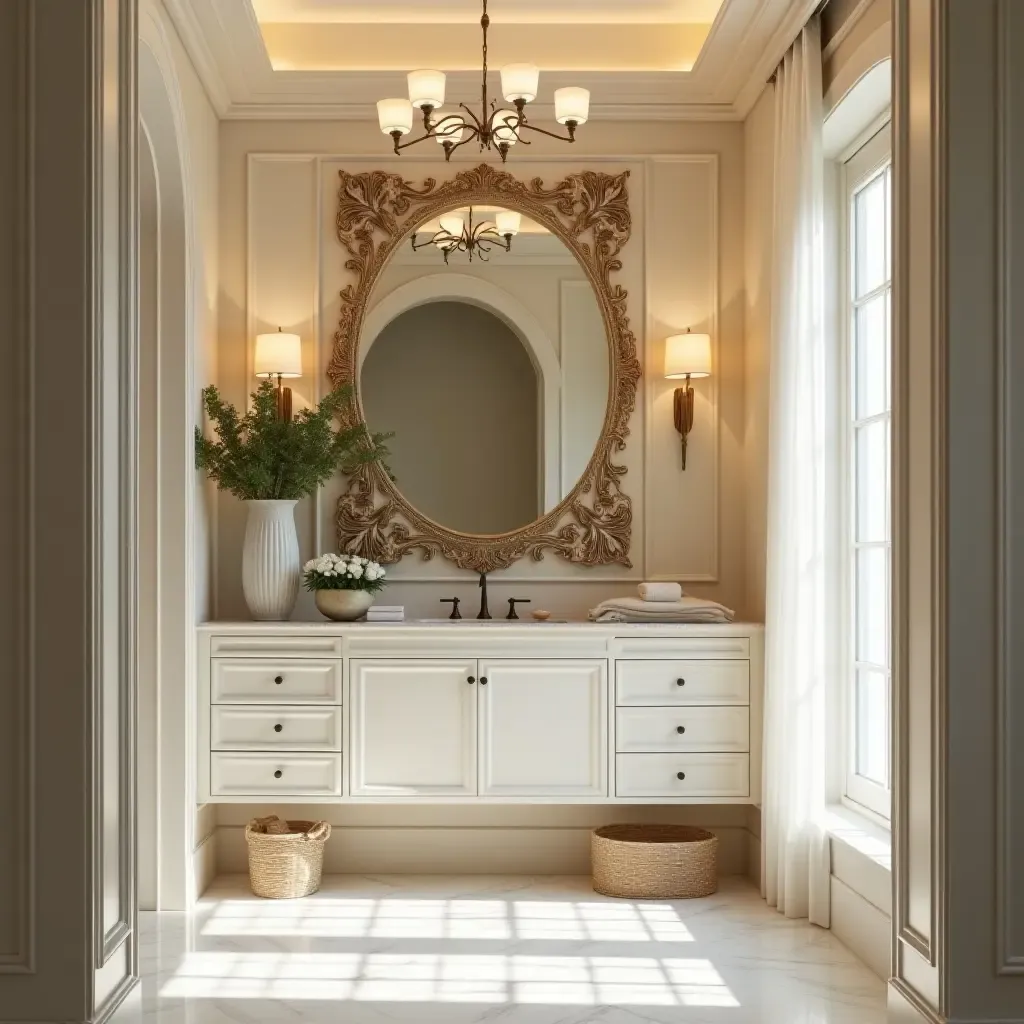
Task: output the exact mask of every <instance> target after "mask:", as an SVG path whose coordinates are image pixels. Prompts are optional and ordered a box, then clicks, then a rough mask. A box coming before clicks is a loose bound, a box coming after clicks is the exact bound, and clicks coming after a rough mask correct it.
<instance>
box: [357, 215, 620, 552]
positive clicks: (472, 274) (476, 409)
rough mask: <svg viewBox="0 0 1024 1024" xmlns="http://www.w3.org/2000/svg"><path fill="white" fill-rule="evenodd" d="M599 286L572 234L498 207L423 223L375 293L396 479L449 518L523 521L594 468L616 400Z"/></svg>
mask: <svg viewBox="0 0 1024 1024" xmlns="http://www.w3.org/2000/svg"><path fill="white" fill-rule="evenodd" d="M609 365H610V356H609V347H608V341H607V338H606V332H605V325H604V320H603V318H602V316H601V310H600V307H599V305H598V302H597V296H596V294H595V292H594V289H593V286H592V285H591V283H590V281H589V280H588V278H587V275H586V272H585V271H584V269H583V267H582V266H581V265H580V264H579V262H578V261H577V260H576V257H575V256H574V255H573V253H572V252H571V251H570V250H569V249H568V247H567V246H566V245H565V243H564V242H563V241H562V240H561V239H560V238H559V237H558V236H557V235H556V234H554V233H553V232H551V231H549V230H548V229H547V228H546V227H544V226H543V225H542V224H539V223H537V222H536V221H534V220H531V219H530V218H528V217H525V216H523V215H521V214H519V213H516V212H515V211H509V210H505V209H503V208H501V207H498V206H493V205H482V206H472V207H469V206H466V207H459V208H455V209H453V210H448V211H444V212H443V213H441V214H440V216H434V217H432V218H431V219H429V220H427V221H424V222H423V223H420V224H418V225H417V227H416V229H415V231H414V232H413V233H412V234H411V236H410V238H409V240H408V242H407V243H406V244H405V245H403V246H401V247H400V248H399V249H398V250H397V251H396V253H395V254H394V255H393V256H392V258H391V260H390V261H389V262H388V264H387V266H386V267H385V268H384V270H383V271H382V273H381V276H380V278H379V279H378V281H377V285H376V287H375V289H374V291H373V294H372V296H371V300H370V304H369V310H368V313H367V318H366V322H365V324H364V329H363V333H362V337H361V339H360V347H359V378H358V380H359V388H358V392H359V397H360V401H361V404H362V410H363V415H364V417H365V420H366V423H367V426H368V427H369V428H370V430H371V431H377V430H381V431H383V430H387V431H393V432H394V435H395V436H394V439H393V440H392V441H391V442H390V443H389V446H390V448H391V451H392V456H391V460H390V467H391V470H392V473H393V474H394V481H395V486H396V488H397V489H398V491H399V492H400V493H401V495H402V496H403V497H404V498H405V499H406V501H407V502H409V504H410V505H412V506H413V507H414V508H415V509H416V510H417V511H418V512H419V513H420V514H421V515H423V516H425V517H426V518H428V519H430V520H432V521H433V522H435V523H437V524H439V525H440V526H443V527H445V528H447V529H449V530H453V531H457V532H460V533H469V534H484V535H494V534H502V533H510V532H512V531H515V530H519V529H521V528H523V527H525V526H528V525H529V524H530V523H532V522H534V521H535V520H536V519H538V518H539V517H541V516H542V515H544V514H545V513H546V512H550V511H551V510H552V509H554V508H556V507H557V506H558V505H559V503H560V502H561V501H563V499H565V498H566V497H567V496H568V495H569V494H570V493H571V492H572V490H573V488H575V486H576V484H577V482H578V481H579V479H580V477H581V476H582V474H583V473H584V472H585V470H586V468H587V465H588V464H589V462H590V460H591V457H592V456H593V453H594V449H595V446H596V445H597V443H598V441H599V439H600V437H601V430H602V426H603V424H604V421H605V416H606V412H607V406H608V377H609Z"/></svg>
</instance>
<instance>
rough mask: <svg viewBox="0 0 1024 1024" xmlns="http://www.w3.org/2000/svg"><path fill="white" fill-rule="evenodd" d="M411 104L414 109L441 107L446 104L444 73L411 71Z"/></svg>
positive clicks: (409, 80) (408, 78) (408, 77)
mask: <svg viewBox="0 0 1024 1024" xmlns="http://www.w3.org/2000/svg"><path fill="white" fill-rule="evenodd" d="M406 78H407V80H408V82H409V102H410V103H412V105H413V106H414V107H439V106H441V104H442V103H444V72H443V71H410V72H409V74H408V75H407V76H406Z"/></svg>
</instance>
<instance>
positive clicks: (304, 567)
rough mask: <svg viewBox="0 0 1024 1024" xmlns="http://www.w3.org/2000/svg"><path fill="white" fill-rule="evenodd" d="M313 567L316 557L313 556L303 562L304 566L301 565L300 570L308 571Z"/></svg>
mask: <svg viewBox="0 0 1024 1024" xmlns="http://www.w3.org/2000/svg"><path fill="white" fill-rule="evenodd" d="M315 568H316V559H315V558H311V559H310V560H309V561H308V562H307V563H306V564H305V565H304V566H303V567H302V571H303V572H309V571H310V570H311V569H315Z"/></svg>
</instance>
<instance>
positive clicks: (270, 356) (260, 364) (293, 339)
mask: <svg viewBox="0 0 1024 1024" xmlns="http://www.w3.org/2000/svg"><path fill="white" fill-rule="evenodd" d="M254 362H255V364H256V376H257V377H277V376H281V377H301V376H302V339H301V338H300V337H299V336H298V335H297V334H284V333H283V332H282V331H276V332H275V333H274V334H257V335H256V358H255V360H254Z"/></svg>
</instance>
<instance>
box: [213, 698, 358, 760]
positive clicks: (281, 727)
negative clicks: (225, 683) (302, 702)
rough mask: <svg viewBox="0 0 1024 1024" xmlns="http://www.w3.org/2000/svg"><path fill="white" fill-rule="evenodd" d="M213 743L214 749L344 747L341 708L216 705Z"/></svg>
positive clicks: (316, 748)
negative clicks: (342, 742) (342, 745)
mask: <svg viewBox="0 0 1024 1024" xmlns="http://www.w3.org/2000/svg"><path fill="white" fill-rule="evenodd" d="M210 746H211V747H213V749H214V750H341V708H337V707H310V708H303V707H269V706H261V705H258V704H257V705H247V704H237V705H231V704H220V705H214V706H213V707H212V708H210Z"/></svg>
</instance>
